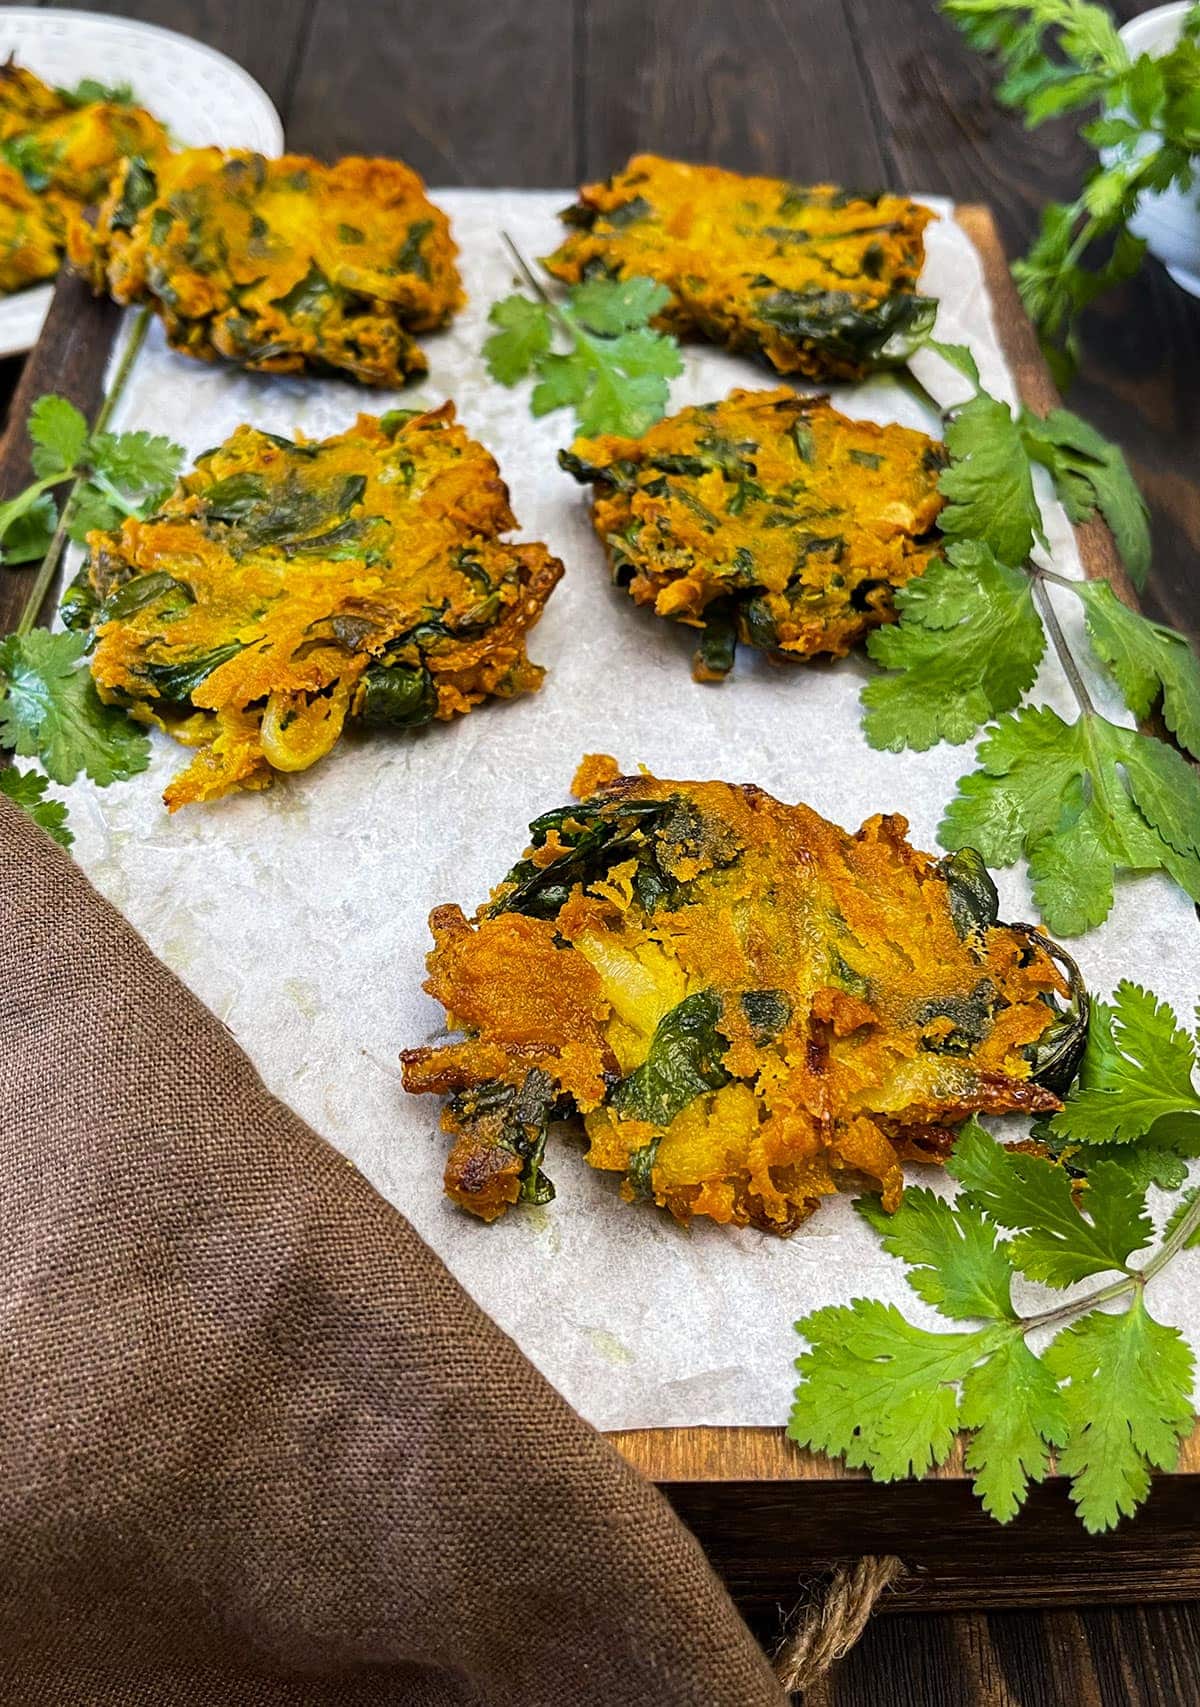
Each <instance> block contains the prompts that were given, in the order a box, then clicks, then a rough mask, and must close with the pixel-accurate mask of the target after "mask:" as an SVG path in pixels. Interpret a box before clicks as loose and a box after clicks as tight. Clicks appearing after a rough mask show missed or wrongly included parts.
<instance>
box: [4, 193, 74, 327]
mask: <svg viewBox="0 0 1200 1707" xmlns="http://www.w3.org/2000/svg"><path fill="white" fill-rule="evenodd" d="M61 255H62V244H61V241H60V237H59V231H58V228H57V225H56V222H55V220H54V219H53V217H52V216H51V212H50V209H49V207H48V206H47V204H46V201H45V199H44V198H43V197H39V196H35V195H34V193H33V191H32V190H31V189H30V188H29V185H28V184H27V183H26V182H25V180H24V178H23V177H22V176H21V174H20V173H19V172H18V171H17V170H16V168H15V167H14V166H6V165H4V164H3V162H0V294H3V295H5V296H7V295H8V294H9V293H10V292H12V291H14V290H23V289H24V288H25V286H26V285H31V284H37V283H38V282H39V280H41V279H52V278H53V277H54V275H55V273H56V272H57V271H58V263H59V259H60V257H61Z"/></svg>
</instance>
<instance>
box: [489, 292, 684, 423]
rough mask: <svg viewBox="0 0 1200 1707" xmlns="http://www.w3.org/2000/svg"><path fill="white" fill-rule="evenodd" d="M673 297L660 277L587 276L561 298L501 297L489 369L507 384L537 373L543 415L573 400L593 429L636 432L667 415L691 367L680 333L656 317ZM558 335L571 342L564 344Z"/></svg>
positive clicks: (537, 410)
mask: <svg viewBox="0 0 1200 1707" xmlns="http://www.w3.org/2000/svg"><path fill="white" fill-rule="evenodd" d="M668 298H669V293H668V292H667V291H666V290H665V289H664V287H663V286H662V285H660V284H657V283H656V282H655V281H654V280H653V279H646V278H637V277H635V278H626V279H603V278H596V279H585V280H584V281H583V283H582V284H578V285H574V286H572V288H571V289H570V290H568V291H567V293H566V295H565V297H564V298H563V299H562V300H560V301H558V302H557V303H551V302H550V300H549V299H548V298H547V299H546V300H545V301H541V302H531V301H530V300H529V299H528V298H527V297H523V296H520V295H515V296H509V297H505V298H504V299H503V301H501V302H497V303H495V304H494V305H493V307H492V310H491V312H490V314H489V319H490V320H491V322H492V323H493V325H495V326H497V327H498V328H499V330H498V331H496V332H494V333H493V334H492V335H491V337H490V338H488V340H487V342H486V343H485V345H484V358H485V360H486V362H487V366H488V371H489V373H490V374H491V375H492V377H493V378H494V379H497V380H499V381H500V383H501V384H502V385H515V384H516V383H517V381H518V380H521V379H524V378H525V377H526V376H527V375H529V374H532V375H534V376H535V378H536V379H537V384H536V385H535V386H534V388H533V391H532V394H531V396H530V400H529V401H530V408H531V410H532V411H533V413H534V414H535V415H547V414H549V413H550V412H551V411H552V410H555V409H562V408H568V407H570V408H573V409H574V410H575V414H576V422H577V426H578V430H579V431H580V432H581V433H583V434H585V435H593V434H597V433H620V434H627V435H631V436H634V437H636V436H637V435H638V434H640V433H644V432H645V430H646V428H647V427H650V426H652V425H653V424H654V422H655V421H658V420H661V419H662V416H663V413H664V411H665V409H666V405H667V397H668V392H669V387H668V381H669V380H671V379H673V378H674V377H675V376H676V375H677V374H679V373H682V372H683V362H682V360H681V358H680V355H679V346H678V344H677V343H676V341H675V339H674V338H671V337H668V336H666V335H665V334H664V333H661V332H655V331H653V330H652V329H651V328H650V326H649V324H648V322H649V321H650V320H651V318H652V317H653V316H654V315H655V314H657V313H658V311H659V309H660V308H662V307H663V306H664V304H665V303H666V302H667V300H668ZM556 337H561V338H566V339H567V340H568V341H569V343H570V346H571V347H570V348H569V349H565V350H564V349H556V348H555V347H554V345H555V339H556Z"/></svg>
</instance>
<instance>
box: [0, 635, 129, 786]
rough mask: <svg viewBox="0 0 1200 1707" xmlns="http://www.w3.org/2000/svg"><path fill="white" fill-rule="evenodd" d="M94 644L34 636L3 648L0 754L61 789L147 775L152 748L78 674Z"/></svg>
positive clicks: (78, 638)
mask: <svg viewBox="0 0 1200 1707" xmlns="http://www.w3.org/2000/svg"><path fill="white" fill-rule="evenodd" d="M87 647H88V636H87V635H86V634H72V633H70V632H64V633H56V634H52V633H51V632H50V631H49V630H48V629H45V628H35V629H32V630H31V631H30V632H29V633H28V634H10V635H8V636H7V637H6V638H5V639H4V640H2V641H0V677H2V678H3V682H4V686H3V697H2V698H0V746H5V747H10V748H12V749H13V751H14V752H16V753H18V754H19V755H20V756H21V757H24V758H29V757H36V758H38V759H40V761H41V763H42V765H43V766H44V767H45V770H46V772H47V774H48V775H49V776H50V777H51V778H52V779H53V780H54V781H55V782H64V783H65V782H72V781H74V779H75V777H77V776H78V775H79V773H80V771H85V772H86V773H87V775H88V776H89V777H91V779H92V781H93V782H96V783H99V784H100V785H101V786H102V787H103V786H105V785H106V784H108V783H110V782H115V781H117V780H124V779H125V778H127V777H131V776H134V775H135V774H136V773H137V772H138V771H142V770H145V768H146V766H147V764H148V763H149V761H150V746H149V742H148V741H147V739H146V734H145V731H144V730H142V729H139V728H138V726H137V725H136V724H135V723H132V722H131V721H130V720H129V718H127V717H126V716H125V714H124V713H123V712H121V711H119V710H118V709H117V708H116V707H115V706H111V705H105V704H103V702H102V701H101V699H100V697H99V695H98V694H97V692H96V687H95V683H94V682H93V681H92V678H91V675H90V673H89V672H88V671H87V670H86V669H83V668H80V660H81V659H82V657H83V654H84V653H85V652H86V651H87Z"/></svg>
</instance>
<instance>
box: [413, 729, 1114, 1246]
mask: <svg viewBox="0 0 1200 1707" xmlns="http://www.w3.org/2000/svg"><path fill="white" fill-rule="evenodd" d="M616 770H617V767H616V765H615V763H614V761H612V760H611V759H606V758H597V757H593V758H591V759H589V760H586V761H585V763H584V766H583V767H582V768H581V770H580V773H579V775H578V776H577V778H576V791H577V793H582V794H584V795H586V798H584V799H583V800H582V803H581V804H580V805H577V806H568V807H565V808H563V809H562V810H560V811H555V812H550V813H547V814H546V815H545V816H544V817H543V818H540V819H538V820H537V822H536V823H535V824H533V825H532V826H531V830H532V836H533V843H532V846H531V847H530V849H529V850H528V851H527V853H526V856H525V858H524V859H523V860H522V861H521V862H520V863H519V864H518V865H516V866H515V867H514V868H513V870H512V871H511V872H510V873H509V875H508V877H507V878H506V879H505V881H504V882H503V883H502V884H501V885H500V887H499V888H498V889H496V890H495V891H494V893H493V895H492V898H491V900H490V902H489V903H488V904H487V905H485V906H483V907H481V908H480V909H479V911H478V912H477V913H476V915H475V917H474V919H473V920H468V919H467V918H465V917H464V915H463V913H462V912H461V911H460V910H459V908H458V907H454V906H445V907H439V908H437V909H436V911H435V912H434V913H433V915H432V918H431V920H430V924H431V927H432V930H433V935H434V941H435V947H434V949H433V951H432V953H431V954H430V956H429V962H428V964H429V974H430V975H429V980H428V983H427V984H426V986H425V987H426V989H427V990H428V991H429V992H430V994H431V995H432V996H434V997H435V998H436V999H437V1001H439V1002H440V1003H441V1004H442V1006H443V1007H444V1008H445V1010H446V1015H447V1024H448V1026H449V1027H450V1028H451V1029H452V1030H454V1031H457V1032H460V1033H461V1034H462V1036H461V1040H460V1041H456V1042H452V1043H450V1044H447V1045H444V1046H435V1047H429V1048H420V1049H410V1050H407V1051H406V1052H405V1054H404V1056H403V1062H404V1081H405V1084H406V1086H407V1087H408V1089H409V1090H411V1091H433V1092H438V1093H440V1094H443V1095H446V1096H448V1099H449V1100H448V1102H447V1105H446V1110H445V1114H444V1116H443V1126H444V1127H445V1129H446V1131H447V1132H448V1133H450V1135H451V1136H452V1138H453V1140H454V1144H453V1149H452V1151H451V1154H450V1159H449V1162H448V1164H447V1168H446V1190H447V1192H448V1193H449V1195H450V1196H451V1197H452V1198H454V1199H455V1200H456V1201H457V1202H458V1203H460V1204H462V1205H463V1206H464V1207H465V1208H467V1209H470V1210H472V1211H473V1212H474V1213H475V1214H477V1215H479V1216H482V1217H483V1219H484V1220H488V1221H490V1220H494V1219H495V1218H496V1217H497V1216H498V1215H501V1214H503V1213H504V1211H505V1210H506V1209H507V1208H508V1207H509V1205H510V1204H512V1203H515V1202H517V1201H518V1200H526V1201H528V1200H532V1201H537V1202H541V1201H545V1200H546V1198H547V1197H549V1196H552V1195H553V1188H552V1187H551V1186H550V1185H549V1182H548V1181H547V1179H546V1177H545V1174H544V1172H543V1154H544V1147H545V1143H546V1135H547V1129H548V1125H549V1122H550V1121H551V1120H552V1119H555V1118H558V1117H560V1116H566V1115H578V1116H579V1117H581V1118H582V1125H583V1130H584V1132H585V1133H586V1136H587V1139H588V1143H589V1149H588V1161H589V1162H590V1163H591V1164H592V1165H593V1166H594V1167H597V1168H602V1169H611V1170H613V1171H614V1172H617V1173H619V1174H621V1175H622V1176H623V1180H622V1187H621V1189H622V1194H623V1196H625V1197H626V1198H627V1199H629V1200H631V1201H632V1200H634V1199H652V1200H653V1201H654V1202H656V1203H658V1204H660V1205H663V1206H665V1207H666V1208H667V1209H669V1210H670V1211H671V1213H672V1214H673V1215H674V1216H676V1217H677V1219H679V1220H681V1221H687V1220H689V1219H690V1218H691V1217H692V1216H696V1215H707V1216H710V1217H711V1218H712V1219H713V1220H715V1221H720V1222H732V1223H734V1224H736V1225H739V1226H742V1225H747V1224H750V1225H753V1226H756V1227H761V1228H763V1229H765V1230H767V1231H769V1232H774V1233H790V1232H791V1231H793V1229H794V1228H796V1227H797V1226H798V1225H799V1224H800V1222H802V1221H803V1220H804V1219H805V1218H806V1217H807V1216H809V1215H810V1214H812V1212H813V1210H814V1209H816V1208H817V1206H818V1204H819V1203H820V1200H821V1198H822V1197H824V1196H827V1195H828V1194H829V1193H831V1192H834V1191H836V1190H838V1189H839V1188H841V1187H842V1186H845V1185H858V1186H861V1185H863V1184H866V1185H867V1186H868V1188H873V1189H877V1190H879V1191H880V1192H881V1194H882V1199H883V1203H884V1206H885V1207H887V1208H894V1207H895V1205H896V1203H897V1202H898V1201H899V1198H900V1194H901V1191H902V1188H903V1170H902V1164H903V1163H904V1162H905V1161H906V1160H916V1161H934V1162H936V1161H941V1160H943V1159H944V1158H945V1156H946V1154H947V1153H948V1151H949V1149H950V1147H951V1145H952V1144H953V1141H954V1134H955V1129H956V1128H957V1126H958V1125H959V1123H960V1122H961V1121H962V1120H964V1119H965V1118H966V1117H967V1116H968V1115H971V1114H974V1113H988V1114H1002V1113H1007V1112H1010V1111H1014V1110H1020V1111H1023V1112H1041V1111H1046V1110H1052V1109H1055V1108H1057V1107H1058V1106H1059V1102H1058V1098H1057V1096H1056V1095H1055V1090H1061V1089H1063V1088H1064V1087H1065V1084H1066V1083H1067V1082H1068V1081H1069V1079H1070V1077H1071V1076H1072V1074H1073V1072H1074V1068H1075V1065H1076V1064H1077V1061H1078V1057H1079V1053H1080V1051H1081V1049H1082V1043H1083V1038H1084V1035H1085V1031H1086V1019H1087V1016H1086V998H1085V997H1084V996H1083V995H1082V992H1081V990H1080V988H1079V986H1078V978H1077V974H1076V973H1075V971H1074V968H1073V966H1071V963H1070V962H1069V961H1068V960H1067V959H1066V957H1065V956H1063V955H1062V954H1061V951H1060V950H1058V949H1056V948H1055V947H1054V945H1053V944H1051V943H1048V942H1047V941H1046V940H1045V939H1044V938H1043V937H1040V936H1039V935H1038V934H1037V933H1036V932H1034V931H1032V930H1030V929H1029V928H1028V927H1027V926H1023V925H1003V924H998V923H997V922H996V893H995V889H994V888H993V886H992V884H991V880H990V878H989V877H988V875H987V872H986V870H985V869H984V867H983V865H982V862H981V861H979V860H978V858H977V856H975V855H973V854H971V853H969V852H967V853H960V854H956V855H953V856H950V857H948V858H946V859H942V860H936V859H934V858H932V857H931V856H929V855H928V854H923V853H918V852H917V851H916V850H915V849H913V848H912V847H910V846H909V844H908V843H907V841H906V840H905V832H906V830H907V825H906V823H905V821H904V819H903V818H900V817H894V816H889V817H874V818H871V819H869V820H868V821H867V822H866V823H865V824H864V825H863V827H862V829H861V830H859V831H858V833H857V834H856V835H848V834H846V832H845V831H843V830H840V829H838V828H837V826H836V825H833V824H830V823H827V822H826V821H825V820H824V819H823V818H820V817H818V816H817V814H816V813H815V812H813V811H811V810H810V809H809V808H808V807H807V806H785V805H782V804H781V803H780V802H779V801H777V800H773V799H772V798H771V797H770V795H767V794H764V793H763V792H762V791H761V790H760V789H757V788H754V787H751V786H735V785H733V784H730V783H724V782H708V783H698V782H665V781H660V780H658V779H657V778H655V777H652V776H649V775H645V774H643V775H640V776H633V777H621V776H618V775H617V774H616ZM1056 960H1057V961H1061V962H1062V964H1063V965H1064V966H1066V967H1067V968H1068V969H1069V973H1070V978H1069V981H1068V979H1067V978H1064V976H1063V974H1062V972H1061V971H1060V970H1059V967H1058V965H1057V964H1056Z"/></svg>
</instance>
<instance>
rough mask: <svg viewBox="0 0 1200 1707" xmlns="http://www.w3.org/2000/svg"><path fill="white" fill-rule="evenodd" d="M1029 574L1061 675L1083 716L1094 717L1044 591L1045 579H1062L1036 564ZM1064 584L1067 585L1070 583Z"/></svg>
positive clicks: (1085, 687)
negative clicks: (1061, 668)
mask: <svg viewBox="0 0 1200 1707" xmlns="http://www.w3.org/2000/svg"><path fill="white" fill-rule="evenodd" d="M1029 573H1030V575H1031V576H1032V578H1033V596H1034V598H1035V599H1036V600H1037V603H1038V607H1039V609H1040V610H1041V613H1042V621H1043V622H1044V623H1045V624H1046V632H1047V633H1048V634H1049V636H1050V642H1051V644H1052V646H1053V647H1054V650H1055V653H1056V654H1057V656H1058V661H1059V663H1060V664H1061V665H1062V667H1063V673H1064V674H1065V676H1066V678H1067V680H1068V681H1069V682H1070V684H1071V691H1072V693H1073V694H1074V695H1075V698H1076V700H1077V701H1078V704H1079V709H1080V711H1081V712H1083V714H1084V715H1085V716H1087V717H1094V716H1095V715H1096V707H1095V705H1094V704H1093V702H1092V696H1091V694H1090V693H1089V692H1088V687H1087V683H1086V682H1085V681H1084V679H1083V676H1082V675H1081V673H1080V670H1079V666H1078V664H1077V663H1076V662H1075V659H1074V656H1073V654H1072V652H1071V648H1070V646H1069V645H1068V644H1067V637H1066V635H1065V634H1064V633H1063V630H1062V624H1061V623H1060V622H1059V620H1058V612H1057V611H1056V610H1055V608H1054V605H1053V603H1052V601H1051V598H1050V594H1049V593H1048V592H1047V590H1046V581H1047V579H1053V580H1055V581H1061V580H1063V579H1064V578H1063V577H1062V576H1059V575H1052V576H1048V575H1047V572H1046V571H1045V570H1044V569H1042V567H1041V565H1040V564H1036V563H1034V564H1031V565H1030V566H1029ZM1066 584H1067V585H1069V584H1070V583H1069V582H1068V583H1066Z"/></svg>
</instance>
